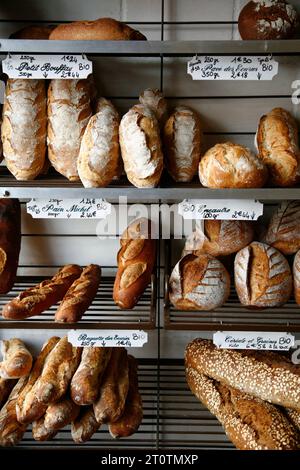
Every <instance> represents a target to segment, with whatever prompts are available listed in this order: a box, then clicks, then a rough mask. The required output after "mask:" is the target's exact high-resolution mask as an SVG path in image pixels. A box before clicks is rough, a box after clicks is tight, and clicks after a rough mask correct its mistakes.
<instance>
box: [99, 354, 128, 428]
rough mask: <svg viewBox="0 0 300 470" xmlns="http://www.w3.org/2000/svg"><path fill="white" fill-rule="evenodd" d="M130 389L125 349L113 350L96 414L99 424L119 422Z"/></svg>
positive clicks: (101, 388) (103, 380)
mask: <svg viewBox="0 0 300 470" xmlns="http://www.w3.org/2000/svg"><path fill="white" fill-rule="evenodd" d="M128 389H129V376H128V358H127V352H126V349H124V348H112V353H111V357H110V361H109V363H108V365H107V368H106V370H105V373H104V376H103V379H102V383H101V387H100V394H99V398H98V400H97V401H96V402H95V403H94V413H95V417H96V420H97V421H98V423H109V424H110V423H113V422H115V421H117V420H118V419H119V418H120V417H121V416H122V414H123V413H124V409H125V402H126V398H127V394H128Z"/></svg>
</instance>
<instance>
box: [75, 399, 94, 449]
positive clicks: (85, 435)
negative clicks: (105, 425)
mask: <svg viewBox="0 0 300 470" xmlns="http://www.w3.org/2000/svg"><path fill="white" fill-rule="evenodd" d="M100 426H101V424H100V423H98V421H97V420H96V417H95V413H94V410H93V407H92V406H88V407H82V408H81V409H80V414H79V416H78V417H77V419H75V421H73V422H72V424H71V434H72V439H73V441H74V442H76V444H82V443H83V442H86V441H88V440H89V439H90V438H91V437H92V435H93V434H95V432H96V431H98V429H99V428H100Z"/></svg>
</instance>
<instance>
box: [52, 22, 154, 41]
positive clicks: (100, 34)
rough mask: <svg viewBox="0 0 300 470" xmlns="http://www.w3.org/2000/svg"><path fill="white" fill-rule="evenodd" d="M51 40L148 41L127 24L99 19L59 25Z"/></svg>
mask: <svg viewBox="0 0 300 470" xmlns="http://www.w3.org/2000/svg"><path fill="white" fill-rule="evenodd" d="M49 39H59V40H64V41H69V40H73V39H75V40H80V41H82V40H86V41H94V40H110V41H112V40H116V41H124V40H125V41H130V40H131V41H140V40H146V38H145V36H144V35H143V34H142V33H140V32H139V31H136V30H135V29H132V28H130V26H128V25H127V24H125V23H121V22H120V21H117V20H114V19H113V18H99V19H98V20H94V21H74V22H72V23H67V24H60V25H58V26H57V27H56V28H55V29H54V30H53V31H52V33H51V34H50V37H49Z"/></svg>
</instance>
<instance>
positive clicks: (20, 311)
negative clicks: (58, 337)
mask: <svg viewBox="0 0 300 470" xmlns="http://www.w3.org/2000/svg"><path fill="white" fill-rule="evenodd" d="M80 273H81V268H80V267H79V266H77V265H76V264H68V265H66V266H64V267H63V268H61V269H60V270H59V271H58V273H57V274H56V275H55V276H54V277H53V278H52V279H48V280H46V281H42V282H41V283H40V284H37V285H36V286H34V287H31V288H30V289H27V290H26V291H24V292H22V293H21V294H19V295H18V297H16V298H15V299H13V300H11V301H10V302H8V303H7V304H6V305H4V307H3V310H2V316H3V317H4V318H7V319H10V320H21V319H23V318H28V317H32V316H34V315H39V314H40V313H42V312H43V311H44V310H47V308H49V307H51V305H54V304H56V303H57V302H58V301H59V300H61V299H62V298H63V296H64V295H65V293H66V292H67V290H68V289H69V287H70V286H71V284H72V283H73V281H74V280H75V279H77V278H78V276H79V275H80Z"/></svg>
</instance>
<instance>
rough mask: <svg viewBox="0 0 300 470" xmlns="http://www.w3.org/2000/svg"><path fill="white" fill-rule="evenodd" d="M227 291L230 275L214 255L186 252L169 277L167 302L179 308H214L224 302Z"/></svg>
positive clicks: (228, 290) (228, 289) (227, 294)
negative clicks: (196, 254) (197, 254)
mask: <svg viewBox="0 0 300 470" xmlns="http://www.w3.org/2000/svg"><path fill="white" fill-rule="evenodd" d="M229 292H230V277H229V274H228V272H227V271H226V269H225V267H224V266H223V264H222V263H221V262H220V261H219V260H217V259H216V258H214V257H213V256H210V255H207V254H203V255H199V256H195V255H193V254H190V255H186V256H184V257H183V258H181V259H180V260H179V262H178V263H177V264H176V266H175V267H174V269H173V271H172V274H171V276H170V301H171V303H172V304H173V305H174V307H176V308H177V309H180V310H214V309H215V308H217V307H221V305H223V304H224V303H225V302H226V300H227V298H228V296H229Z"/></svg>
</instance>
